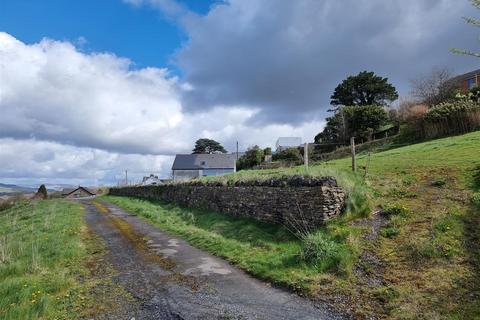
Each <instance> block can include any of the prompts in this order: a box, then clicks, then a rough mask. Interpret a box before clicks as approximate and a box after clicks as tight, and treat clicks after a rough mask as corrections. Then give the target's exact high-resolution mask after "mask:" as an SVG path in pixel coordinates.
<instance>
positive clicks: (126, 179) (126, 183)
mask: <svg viewBox="0 0 480 320" xmlns="http://www.w3.org/2000/svg"><path fill="white" fill-rule="evenodd" d="M125 185H126V186H128V171H127V170H125Z"/></svg>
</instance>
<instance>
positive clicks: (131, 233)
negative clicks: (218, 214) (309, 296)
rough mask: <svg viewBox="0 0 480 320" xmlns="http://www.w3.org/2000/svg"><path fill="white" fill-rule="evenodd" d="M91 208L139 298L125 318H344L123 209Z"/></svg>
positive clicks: (113, 259)
mask: <svg viewBox="0 0 480 320" xmlns="http://www.w3.org/2000/svg"><path fill="white" fill-rule="evenodd" d="M85 206H86V208H87V218H86V219H87V223H88V224H89V226H90V228H91V229H92V230H93V231H94V232H96V233H97V234H98V235H100V236H101V237H102V238H103V239H105V243H106V246H107V249H108V253H107V256H106V259H107V260H108V262H109V263H111V264H112V265H113V267H114V268H115V269H116V270H117V271H118V275H117V276H116V278H115V281H118V283H120V284H121V285H123V286H124V287H125V288H126V290H127V291H128V292H130V293H131V294H132V296H133V297H134V300H135V301H136V302H135V306H132V307H131V308H130V309H129V311H128V312H127V313H128V314H124V315H122V318H123V319H129V320H130V319H132V318H135V319H136V320H139V319H276V320H278V319H332V320H334V319H344V318H343V317H342V316H340V315H337V314H335V313H333V312H332V311H330V310H328V309H327V307H326V306H324V305H315V304H314V303H313V302H311V301H309V300H306V299H303V298H301V297H299V296H297V295H294V294H290V293H288V292H285V291H283V290H280V289H276V288H272V287H270V286H268V285H267V284H265V283H263V282H261V281H258V280H256V279H253V278H252V277H250V276H248V275H247V274H245V273H244V272H242V271H240V270H238V269H236V268H234V267H232V266H231V265H229V264H228V263H227V262H225V261H223V260H221V259H219V258H216V257H214V256H212V255H210V254H208V253H205V252H203V251H201V250H198V249H196V248H194V247H192V246H190V245H189V244H187V243H186V242H185V241H183V240H180V239H178V238H174V237H172V236H170V235H168V234H167V233H165V232H162V231H160V230H159V229H157V228H156V227H153V226H152V225H150V224H148V223H146V222H144V221H143V220H141V219H139V218H137V217H135V216H132V215H129V214H128V213H126V212H125V211H123V210H121V209H119V208H118V207H115V206H113V205H110V204H107V203H104V204H102V205H98V204H97V205H95V204H94V203H92V202H85ZM123 312H125V311H123ZM102 318H108V316H106V317H105V316H102ZM112 318H115V319H119V318H118V315H116V316H115V317H113V316H112Z"/></svg>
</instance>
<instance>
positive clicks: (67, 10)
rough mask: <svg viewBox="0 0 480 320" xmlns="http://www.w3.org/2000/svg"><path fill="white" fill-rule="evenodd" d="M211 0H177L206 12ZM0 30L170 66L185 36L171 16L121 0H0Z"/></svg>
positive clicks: (29, 39) (28, 40) (138, 62)
mask: <svg viewBox="0 0 480 320" xmlns="http://www.w3.org/2000/svg"><path fill="white" fill-rule="evenodd" d="M214 2H215V0H185V1H182V3H183V4H185V5H186V6H187V7H188V8H189V9H190V10H193V11H194V12H196V13H198V14H206V13H207V12H208V9H209V8H210V6H211V4H212V3H214ZM0 30H3V31H8V32H9V33H10V34H12V35H14V36H15V37H16V38H17V39H19V40H21V41H23V42H25V43H36V42H38V41H40V40H41V39H42V38H44V37H47V38H51V39H56V40H67V41H70V42H76V41H77V40H78V39H79V38H80V37H83V38H85V39H86V40H87V43H85V44H84V45H83V46H80V47H81V48H82V49H83V50H86V51H94V52H104V51H108V52H112V53H115V54H116V55H118V56H121V57H128V58H129V59H131V60H132V61H133V62H135V64H136V67H145V66H160V67H161V66H170V67H171V68H172V69H175V66H174V65H173V64H171V63H170V62H171V61H170V60H171V57H172V54H173V53H174V52H175V50H176V49H178V48H179V47H180V45H181V44H182V42H184V41H186V39H187V38H186V36H185V34H184V33H183V32H182V30H181V28H179V27H178V26H177V25H176V23H175V22H174V21H171V20H168V19H166V18H165V17H164V16H163V15H162V14H161V13H160V12H158V11H156V10H154V9H153V8H151V7H147V6H140V7H136V6H132V5H127V4H125V3H123V2H122V1H121V0H82V1H70V0H1V1H0Z"/></svg>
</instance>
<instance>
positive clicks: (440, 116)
mask: <svg viewBox="0 0 480 320" xmlns="http://www.w3.org/2000/svg"><path fill="white" fill-rule="evenodd" d="M468 111H480V104H478V103H475V102H473V101H470V100H458V101H455V102H444V103H441V104H439V105H436V106H434V107H433V108H431V109H430V110H428V112H427V113H426V114H425V116H424V119H425V121H427V122H437V121H442V120H450V119H451V118H452V117H455V116H463V115H465V113H467V112H468Z"/></svg>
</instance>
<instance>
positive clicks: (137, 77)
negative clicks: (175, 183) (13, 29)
mask: <svg viewBox="0 0 480 320" xmlns="http://www.w3.org/2000/svg"><path fill="white" fill-rule="evenodd" d="M191 89H192V88H191V87H190V86H188V85H186V84H184V85H182V86H180V85H179V81H178V80H177V79H176V78H175V77H172V76H170V75H169V72H168V70H167V69H159V68H143V69H134V68H133V67H132V63H131V62H130V61H129V60H128V59H124V58H119V57H117V56H115V55H113V54H107V53H83V52H80V51H79V50H77V49H76V48H75V46H74V45H72V44H71V43H69V42H60V41H53V40H50V39H44V40H42V41H41V42H40V43H36V44H31V45H29V44H25V43H22V42H21V41H19V40H17V39H15V38H14V37H13V36H11V35H9V34H7V33H0V112H1V117H0V179H1V181H6V180H8V181H17V182H22V181H24V182H27V181H28V182H29V183H30V182H32V181H45V180H46V179H51V180H52V181H57V182H58V181H63V182H66V181H72V182H75V183H84V184H87V183H88V184H97V183H98V184H103V183H115V181H116V179H117V177H118V176H121V175H122V174H123V170H124V169H129V170H130V171H131V172H132V174H134V175H135V177H136V178H140V177H141V175H142V174H146V173H148V171H155V172H157V173H159V174H160V175H161V176H164V177H166V176H168V175H169V169H170V166H171V162H172V157H171V156H172V155H173V154H175V153H179V152H189V151H190V150H191V149H192V148H193V144H194V141H195V140H196V139H198V138H201V137H209V138H214V139H216V140H218V141H220V142H221V143H222V144H224V145H225V146H226V147H227V149H230V150H231V151H233V149H234V146H235V141H239V142H240V146H241V148H242V149H243V148H246V147H248V146H251V145H254V144H259V145H261V146H267V145H270V146H271V145H273V144H274V143H275V140H276V138H277V136H280V135H281V136H283V135H290V134H295V135H300V136H303V137H305V138H307V139H310V140H311V139H313V136H314V135H315V134H316V133H317V132H318V131H320V130H321V127H322V125H323V122H322V121H315V120H311V121H309V122H308V123H304V124H301V125H297V126H292V125H275V124H270V125H266V126H252V125H250V124H249V122H250V121H251V119H252V118H253V117H255V115H256V114H257V113H258V112H259V110H258V109H254V108H251V107H249V106H248V105H237V106H232V105H229V106H216V107H214V108H211V109H208V110H205V111H198V110H197V112H195V113H188V112H185V111H184V110H183V108H182V104H181V99H180V96H179V95H180V94H181V93H182V92H185V90H187V91H188V90H191ZM135 172H136V173H135ZM58 183H60V182H58Z"/></svg>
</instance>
